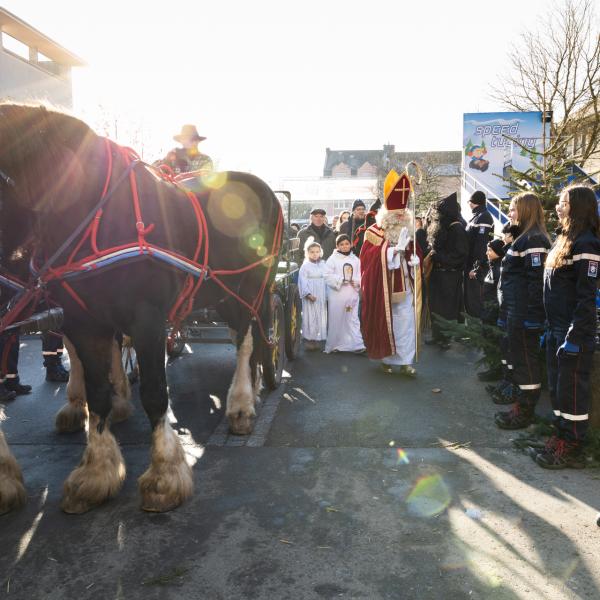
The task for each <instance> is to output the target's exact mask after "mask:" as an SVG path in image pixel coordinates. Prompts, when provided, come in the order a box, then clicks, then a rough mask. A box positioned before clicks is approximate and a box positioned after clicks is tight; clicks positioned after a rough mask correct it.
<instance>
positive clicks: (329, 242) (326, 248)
mask: <svg viewBox="0 0 600 600" xmlns="http://www.w3.org/2000/svg"><path fill="white" fill-rule="evenodd" d="M298 237H299V238H300V250H301V251H302V253H304V244H305V243H306V240H307V239H308V238H309V237H312V238H314V241H315V242H318V243H319V244H321V247H322V248H323V260H327V259H328V258H329V257H330V256H331V255H332V254H333V251H334V250H335V237H336V236H335V233H334V232H333V231H332V229H331V228H329V227H327V225H324V226H323V228H322V229H321V231H319V230H317V229H316V228H315V227H314V226H313V224H312V223H310V224H309V225H307V226H306V227H303V228H302V229H301V230H300V231H299V232H298Z"/></svg>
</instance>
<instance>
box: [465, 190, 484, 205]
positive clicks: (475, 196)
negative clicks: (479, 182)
mask: <svg viewBox="0 0 600 600" xmlns="http://www.w3.org/2000/svg"><path fill="white" fill-rule="evenodd" d="M485 201H486V197H485V194H484V193H483V192H482V191H481V190H477V191H476V192H473V193H472V194H471V197H470V198H469V202H472V203H473V204H477V206H483V205H484V204H485Z"/></svg>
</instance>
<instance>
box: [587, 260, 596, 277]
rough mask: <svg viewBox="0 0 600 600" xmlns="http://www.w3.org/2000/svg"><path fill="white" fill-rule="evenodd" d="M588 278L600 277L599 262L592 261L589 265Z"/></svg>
mask: <svg viewBox="0 0 600 600" xmlns="http://www.w3.org/2000/svg"><path fill="white" fill-rule="evenodd" d="M588 277H598V261H597V260H590V262H589V263H588Z"/></svg>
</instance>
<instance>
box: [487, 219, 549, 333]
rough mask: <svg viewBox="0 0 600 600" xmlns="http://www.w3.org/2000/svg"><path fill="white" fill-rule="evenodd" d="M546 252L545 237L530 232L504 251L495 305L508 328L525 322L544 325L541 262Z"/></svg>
mask: <svg viewBox="0 0 600 600" xmlns="http://www.w3.org/2000/svg"><path fill="white" fill-rule="evenodd" d="M549 249H550V240H549V239H548V238H547V237H546V236H545V235H543V234H542V233H537V232H532V231H530V232H528V233H526V234H525V235H523V236H521V237H518V238H517V239H516V240H515V241H514V242H513V243H512V245H511V247H510V248H509V249H508V250H507V251H506V254H505V255H504V258H503V259H502V274H501V277H500V285H499V286H498V303H499V305H500V312H501V313H502V314H506V319H507V322H508V324H509V326H511V327H517V328H520V327H523V323H524V322H525V321H529V322H530V323H539V324H540V325H542V324H543V323H544V321H545V313H544V303H543V300H542V295H543V287H544V263H545V262H546V256H547V255H548V250H549Z"/></svg>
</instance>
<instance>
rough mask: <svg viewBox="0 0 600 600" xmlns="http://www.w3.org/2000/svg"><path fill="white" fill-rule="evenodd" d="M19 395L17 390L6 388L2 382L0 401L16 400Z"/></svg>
mask: <svg viewBox="0 0 600 600" xmlns="http://www.w3.org/2000/svg"><path fill="white" fill-rule="evenodd" d="M16 397H17V394H15V392H12V391H10V390H7V389H6V386H5V385H4V383H0V402H8V401H9V400H14V399H15V398H16Z"/></svg>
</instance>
